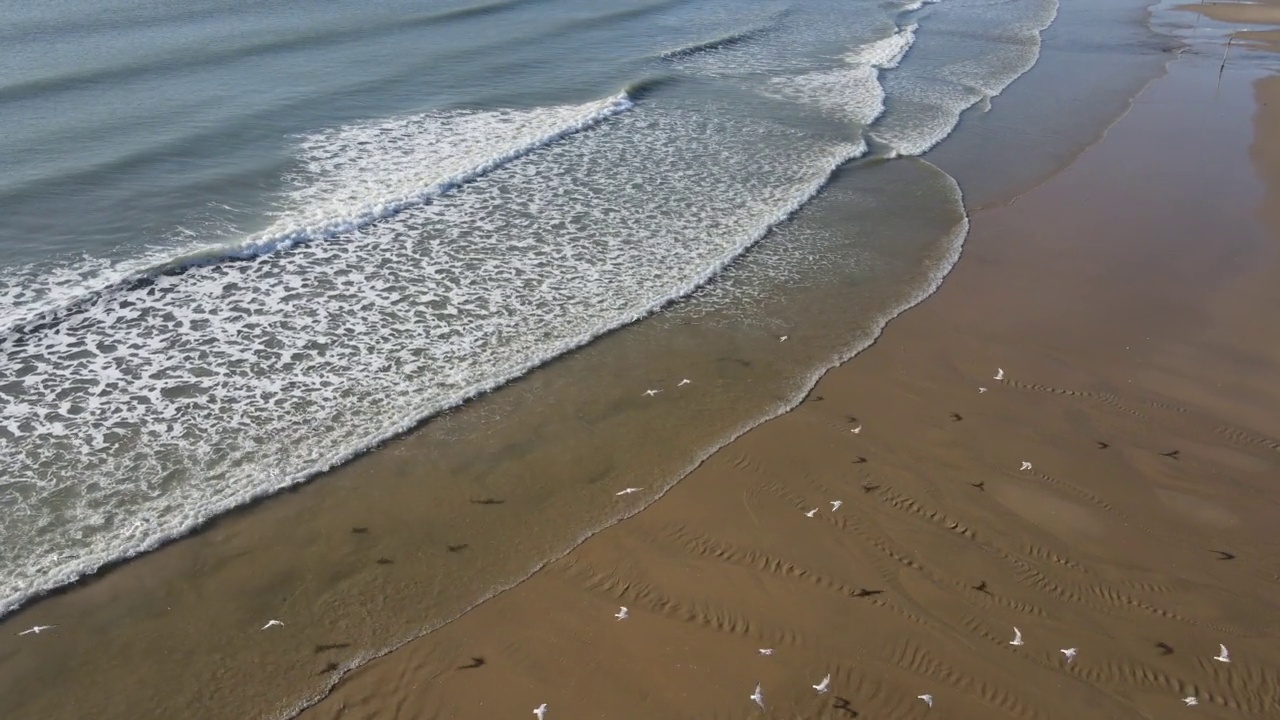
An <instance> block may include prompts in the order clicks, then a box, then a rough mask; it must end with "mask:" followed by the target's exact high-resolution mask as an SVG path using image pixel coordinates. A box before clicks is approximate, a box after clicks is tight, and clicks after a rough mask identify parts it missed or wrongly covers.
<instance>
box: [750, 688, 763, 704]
mask: <svg viewBox="0 0 1280 720" xmlns="http://www.w3.org/2000/svg"><path fill="white" fill-rule="evenodd" d="M751 699H752V700H755V701H756V704H757V705H759V706H760V709H761V710H763V709H764V693H763V692H761V691H760V683H756V691H755V692H753V693H751Z"/></svg>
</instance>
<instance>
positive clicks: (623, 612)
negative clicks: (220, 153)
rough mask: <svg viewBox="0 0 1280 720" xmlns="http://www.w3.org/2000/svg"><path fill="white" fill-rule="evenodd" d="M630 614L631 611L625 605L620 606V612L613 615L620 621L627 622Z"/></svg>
mask: <svg viewBox="0 0 1280 720" xmlns="http://www.w3.org/2000/svg"><path fill="white" fill-rule="evenodd" d="M629 614H630V613H629V611H628V610H627V607H626V606H625V605H623V606H620V607H619V608H618V612H616V613H614V614H613V616H614V617H616V618H618V619H619V620H626V619H627V615H629Z"/></svg>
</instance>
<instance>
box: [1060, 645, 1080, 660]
mask: <svg viewBox="0 0 1280 720" xmlns="http://www.w3.org/2000/svg"><path fill="white" fill-rule="evenodd" d="M1058 652H1060V653H1062V654H1063V655H1064V656H1065V657H1066V658H1067V662H1068V663H1070V662H1071V661H1072V660H1075V659H1076V652H1077V650H1076V648H1063V649H1061V650H1059V651H1058Z"/></svg>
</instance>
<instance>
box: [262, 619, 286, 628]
mask: <svg viewBox="0 0 1280 720" xmlns="http://www.w3.org/2000/svg"><path fill="white" fill-rule="evenodd" d="M269 627H284V623H282V622H280V621H279V620H268V621H267V624H266V625H263V626H262V627H261V628H260V629H262V630H266V629H267V628H269Z"/></svg>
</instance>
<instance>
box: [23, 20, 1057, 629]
mask: <svg viewBox="0 0 1280 720" xmlns="http://www.w3.org/2000/svg"><path fill="white" fill-rule="evenodd" d="M1056 6H1057V3H1056V1H1055V0H1031V1H1027V0H1021V1H1019V2H1007V1H994V0H943V1H942V2H939V3H923V2H893V1H887V2H885V1H877V2H849V1H848V0H842V1H834V0H809V1H807V2H800V1H796V0H791V1H768V2H749V3H740V2H725V1H707V2H694V1H692V0H681V1H674V2H673V1H671V0H662V1H654V0H645V1H642V2H635V1H624V2H617V3H594V2H585V1H580V0H541V1H530V0H524V1H520V0H507V1H504V2H483V3H475V2H409V1H407V0H401V1H399V2H389V3H379V4H376V5H375V6H369V5H367V4H365V3H355V2H346V1H338V2H328V3H324V4H312V3H298V2H271V3H257V4H244V3H231V2H216V1H212V2H186V3H177V4H174V3H141V4H139V3H121V2H117V3H109V4H95V5H94V6H93V7H92V8H91V9H89V8H84V7H77V6H76V5H75V4H74V3H70V4H68V3H59V4H17V3H13V4H10V6H9V7H7V8H6V9H5V16H6V19H7V22H6V23H5V26H4V27H3V28H2V29H0V47H3V48H4V49H3V50H0V56H2V57H3V58H4V65H5V66H6V68H7V71H6V72H5V74H4V77H3V81H2V84H0V117H3V124H4V127H5V132H4V133H3V134H2V135H0V157H3V158H5V161H4V162H5V172H4V173H2V174H0V208H3V209H4V212H3V213H0V512H3V514H4V516H5V518H6V521H5V522H4V523H3V524H2V525H0V613H6V612H9V611H12V610H13V609H15V608H17V607H19V606H21V605H22V604H23V603H24V602H26V601H28V600H29V599H31V598H33V597H36V596H38V595H40V594H41V593H44V592H47V591H49V590H51V589H54V588H57V587H59V586H61V585H63V584H65V583H69V582H72V581H74V580H75V579H77V578H79V577H81V576H84V575H86V574H88V573H92V572H94V571H95V570H97V569H98V568H100V567H102V566H103V565H105V564H108V563H112V562H114V561H118V560H120V559H122V558H127V557H130V556H133V555H136V554H138V553H142V552H145V551H147V550H149V549H152V548H155V547H157V546H159V545H160V544H162V543H164V542H166V541H167V540H169V539H172V538H175V537H178V536H182V535H184V534H186V533H188V532H190V531H191V530H192V529H194V528H196V527H198V526H200V525H201V524H202V523H204V522H206V521H208V520H209V519H210V518H212V517H215V516H217V515H219V514H221V513H224V512H226V511H228V510H231V509H233V508H236V507H239V506H241V505H244V504H245V503H247V502H249V501H251V500H253V499H255V498H259V497H262V496H265V495H270V494H272V493H275V492H277V491H279V490H281V489H282V488H286V487H289V486H292V485H295V484H298V483H301V482H304V481H306V480H308V479H309V478H312V477H313V476H315V475H317V474H318V473H321V472H323V471H325V470H326V469H329V468H331V467H333V466H335V465H338V464H340V463H342V462H344V461H346V460H349V459H350V458H352V457H354V456H357V455H359V454H360V453H363V452H365V451H367V450H369V449H370V448H372V447H375V446H377V445H378V444H379V443H381V442H384V441H386V440H387V439H389V438H391V437H394V436H396V435H398V434H401V433H403V432H405V431H407V430H409V429H411V428H413V427H415V426H416V425H418V424H419V423H421V422H423V421H424V420H426V419H428V418H431V417H433V416H436V415H438V414H440V413H441V412H444V411H447V410H449V409H450V408H453V407H455V406H458V405H459V404H461V403H463V402H465V401H466V400H468V399H469V398H473V397H475V396H477V395H479V394H482V393H484V392H486V391H488V390H491V389H493V388H496V387H499V386H501V385H503V384H504V383H507V382H509V381H511V380H513V379H515V378H517V377H520V376H521V375H523V374H525V373H526V372H528V371H529V370H530V369H532V368H534V367H537V366H539V365H541V364H543V363H545V362H547V361H549V360H551V359H553V358H556V357H558V356H561V355H563V354H565V353H568V352H571V351H573V350H574V349H575V348H579V347H581V346H583V345H585V344H587V343H590V342H591V341H592V340H593V339H595V338H597V337H599V336H601V335H603V334H605V333H608V332H610V331H611V330H614V329H616V328H619V327H621V326H624V325H627V324H629V323H633V322H636V321H638V320H640V319H642V318H646V317H649V316H651V315H653V314H654V313H655V312H658V311H660V310H662V309H663V308H666V307H670V306H671V304H672V303H673V302H675V301H678V300H679V299H681V298H685V297H687V296H689V295H690V294H692V293H696V292H699V291H700V289H701V291H702V292H703V293H704V294H705V293H707V292H709V291H711V290H710V289H714V288H715V286H716V285H717V283H718V282H721V283H723V278H722V271H724V270H725V268H726V267H729V266H732V265H733V264H734V263H735V261H738V260H739V259H740V258H741V256H742V255H743V253H745V252H747V251H748V250H749V249H751V248H752V247H753V246H757V244H759V243H760V241H761V240H762V239H763V238H766V237H768V236H769V234H770V233H771V232H772V231H774V230H775V228H777V227H778V226H779V224H780V223H783V222H784V221H786V220H787V219H788V218H790V217H791V216H792V215H794V214H795V213H796V212H797V211H798V210H800V209H801V208H804V207H805V206H806V204H808V203H810V202H811V201H812V200H813V199H814V197H815V196H816V195H818V194H819V193H822V192H823V190H824V188H825V187H828V185H829V183H830V182H831V180H832V177H833V173H836V172H837V171H841V172H843V173H846V174H849V175H856V174H857V173H858V172H859V169H858V168H856V167H851V165H852V164H854V163H857V162H862V163H864V164H867V163H868V161H869V160H876V161H878V162H886V161H892V162H898V161H906V159H907V158H909V157H911V156H919V155H921V154H923V153H925V152H926V151H927V150H929V149H930V148H931V147H933V146H934V145H936V144H937V143H938V142H939V141H941V140H942V139H943V138H945V137H946V136H947V135H948V134H949V133H950V132H951V131H952V130H953V129H954V128H955V126H956V124H957V122H958V121H959V119H960V117H961V114H962V113H964V112H965V111H966V110H968V109H970V108H974V109H975V111H977V112H981V111H982V110H983V109H985V108H986V107H988V106H989V103H990V101H991V99H992V98H994V97H996V96H997V95H999V94H1000V92H1001V91H1002V90H1003V89H1004V88H1005V87H1006V86H1007V85H1008V84H1009V83H1010V82H1012V81H1013V80H1014V79H1015V78H1017V77H1018V76H1019V75H1021V74H1022V73H1024V72H1025V71H1026V70H1027V69H1028V68H1030V67H1031V66H1032V64H1033V63H1034V62H1035V60H1036V58H1037V55H1038V49H1039V44H1040V40H1039V33H1040V32H1041V31H1042V30H1043V29H1044V28H1046V27H1047V26H1048V25H1049V24H1050V22H1051V21H1052V20H1053V18H1054V16H1055V13H1056ZM899 159H901V160H899ZM868 167H871V165H868ZM855 182H856V181H855ZM897 190H898V191H900V193H901V194H903V195H904V196H906V195H917V194H919V193H927V194H928V199H927V202H926V203H924V205H925V206H926V207H927V208H931V209H935V210H936V212H937V213H938V217H939V218H940V225H941V227H939V228H938V229H937V232H936V235H937V237H936V238H931V239H932V240H938V241H939V242H941V243H942V248H943V249H942V251H941V252H942V256H943V257H944V259H943V260H942V261H941V262H934V264H933V266H931V267H929V268H927V269H923V268H921V270H922V271H921V272H908V273H906V274H907V275H909V276H911V277H909V278H905V279H904V282H909V283H915V284H916V285H917V286H918V287H917V288H915V289H914V290H913V289H910V288H907V289H906V295H907V296H912V297H914V296H917V295H919V294H920V293H921V292H925V291H927V290H928V289H929V288H931V287H932V286H934V285H936V282H937V281H938V280H939V279H940V277H941V276H942V275H943V274H945V272H946V270H947V269H948V268H949V261H948V260H946V259H945V258H948V257H949V258H952V260H953V258H954V255H955V253H956V252H958V250H959V246H960V243H961V242H962V240H963V225H962V223H963V220H962V217H960V216H962V215H963V207H962V205H961V196H960V189H959V187H958V186H956V184H955V183H954V182H950V181H949V180H948V179H947V178H946V177H945V176H943V175H942V174H941V173H937V174H936V175H935V176H934V177H933V182H930V183H919V182H912V183H903V186H902V187H900V188H897ZM892 201H893V198H889V202H892ZM929 211H930V210H926V212H929ZM864 216H869V217H861V218H859V220H869V221H870V222H871V223H872V225H874V223H875V218H874V212H873V213H869V214H868V213H864ZM878 229H879V230H884V229H885V228H878ZM855 250H856V248H855ZM883 251H884V252H885V253H886V254H887V255H888V256H889V257H893V256H894V248H893V246H892V243H888V244H886V246H885V248H884V249H883ZM775 252H776V254H777V257H776V258H774V260H775V261H776V263H780V264H782V265H785V264H787V263H789V262H796V263H800V262H802V261H803V258H801V257H799V255H800V254H803V255H805V256H806V257H809V258H813V257H820V256H822V255H823V254H824V253H825V252H827V251H826V250H825V249H824V247H823V246H822V241H820V240H819V241H815V242H814V243H813V244H812V245H811V246H810V247H807V248H804V250H803V253H799V252H798V253H797V257H794V258H788V257H787V253H786V252H778V251H775ZM907 257H910V253H909V252H908V253H905V254H903V259H904V261H905V258H907ZM770 265H771V266H772V267H771V269H768V270H762V272H760V273H759V274H760V275H761V276H762V277H764V276H768V275H777V273H778V272H779V267H778V266H777V264H775V263H770ZM845 269H847V268H845ZM864 270H865V268H864ZM743 274H744V273H741V272H740V273H739V275H743ZM745 274H748V275H749V274H750V273H745ZM870 274H871V275H872V276H874V275H875V272H874V270H872V272H871V273H870ZM718 277H720V278H721V279H720V280H718V279H717V278H718ZM873 279H874V278H869V279H868V280H867V281H868V282H871V280H873ZM761 282H762V281H761ZM761 282H756V285H760V284H761ZM767 284H768V285H769V286H770V287H771V288H773V290H777V289H778V288H779V287H782V288H784V289H785V286H786V280H785V278H784V279H782V280H778V279H777V278H775V279H774V281H773V282H771V283H767ZM751 285H752V279H751V278H749V277H748V278H745V279H742V280H739V281H738V282H737V283H736V285H735V288H736V289H737V290H738V292H736V294H735V295H734V297H733V298H731V299H727V300H724V301H723V305H724V306H725V307H730V306H732V307H735V308H736V309H737V311H738V312H740V313H742V312H745V313H748V314H749V313H750V305H751V303H752V300H751V299H750V298H749V297H744V293H745V295H751V294H752V292H753V290H752V288H751V287H750V286H751ZM755 290H756V291H761V288H759V287H757V288H756V289H755ZM894 291H895V292H900V291H903V286H902V285H901V283H899V284H898V287H896V288H895V290H894ZM721 292H722V294H724V293H725V292H727V290H722V291H721ZM758 294H759V293H758V292H757V295H758ZM881 314H883V313H881ZM884 319H885V318H883V317H868V318H862V319H861V322H864V323H872V324H874V323H875V322H881V321H883V320H884ZM811 371H812V370H811V369H808V370H804V369H802V370H801V371H800V372H799V373H797V376H801V375H807V374H808V373H809V372H811ZM743 420H746V418H744V419H743Z"/></svg>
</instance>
